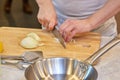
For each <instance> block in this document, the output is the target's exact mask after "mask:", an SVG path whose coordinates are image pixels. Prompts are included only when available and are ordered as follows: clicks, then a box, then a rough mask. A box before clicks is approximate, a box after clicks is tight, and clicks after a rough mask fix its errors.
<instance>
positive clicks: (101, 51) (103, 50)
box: [85, 34, 120, 64]
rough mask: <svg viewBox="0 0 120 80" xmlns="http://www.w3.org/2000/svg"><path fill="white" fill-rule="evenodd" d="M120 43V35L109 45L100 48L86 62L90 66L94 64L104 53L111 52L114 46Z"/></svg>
mask: <svg viewBox="0 0 120 80" xmlns="http://www.w3.org/2000/svg"><path fill="white" fill-rule="evenodd" d="M119 42H120V34H119V35H118V36H116V37H115V38H114V39H112V40H111V41H110V42H109V43H107V44H106V45H105V46H104V47H102V48H100V49H99V50H98V51H96V52H95V53H94V54H93V55H91V56H90V57H88V58H87V59H86V60H85V62H86V63H88V64H93V63H94V62H95V61H96V60H97V59H98V58H99V57H101V56H102V55H103V54H104V53H106V52H107V51H108V50H110V49H111V48H112V47H113V46H115V45H116V44H118V43H119Z"/></svg>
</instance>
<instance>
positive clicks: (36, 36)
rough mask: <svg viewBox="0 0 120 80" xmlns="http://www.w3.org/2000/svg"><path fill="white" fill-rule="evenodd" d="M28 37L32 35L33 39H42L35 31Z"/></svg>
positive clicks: (28, 35)
mask: <svg viewBox="0 0 120 80" xmlns="http://www.w3.org/2000/svg"><path fill="white" fill-rule="evenodd" d="M27 37H32V38H33V39H35V40H37V41H40V37H39V36H38V35H37V34H36V33H34V32H31V33H29V34H27Z"/></svg>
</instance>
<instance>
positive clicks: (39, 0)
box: [36, 0, 52, 7]
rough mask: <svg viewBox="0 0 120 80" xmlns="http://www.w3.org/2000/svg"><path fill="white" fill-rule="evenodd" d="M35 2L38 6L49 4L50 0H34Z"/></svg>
mask: <svg viewBox="0 0 120 80" xmlns="http://www.w3.org/2000/svg"><path fill="white" fill-rule="evenodd" d="M36 2H37V4H38V6H39V7H40V6H41V5H45V4H47V5H49V4H51V3H52V0H36Z"/></svg>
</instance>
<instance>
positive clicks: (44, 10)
mask: <svg viewBox="0 0 120 80" xmlns="http://www.w3.org/2000/svg"><path fill="white" fill-rule="evenodd" d="M38 1H40V0H38ZM37 3H38V5H39V12H38V15H37V18H38V21H39V22H40V23H41V24H42V25H43V26H44V27H46V28H47V30H52V29H53V28H54V26H55V25H56V24H57V16H56V12H55V9H54V6H53V4H52V2H51V1H50V0H45V1H44V3H43V2H42V3H41V4H40V2H37Z"/></svg>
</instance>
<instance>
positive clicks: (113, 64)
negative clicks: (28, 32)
mask: <svg viewBox="0 0 120 80" xmlns="http://www.w3.org/2000/svg"><path fill="white" fill-rule="evenodd" d="M109 40H111V38H109V37H102V41H101V47H102V46H103V45H105V44H106V43H107V42H108V41H109ZM119 51H120V44H118V45H116V46H115V47H113V48H112V49H111V50H109V51H108V52H107V53H106V54H105V55H103V56H102V57H101V58H100V59H99V60H98V64H97V65H95V66H94V67H95V68H96V69H97V71H98V79H97V80H118V79H119V78H120V76H119V74H120V60H119V59H120V54H119ZM0 68H1V70H0V72H1V73H0V80H26V79H25V77H24V71H23V70H19V69H17V68H16V67H12V66H8V65H7V66H5V65H1V66H0Z"/></svg>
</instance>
